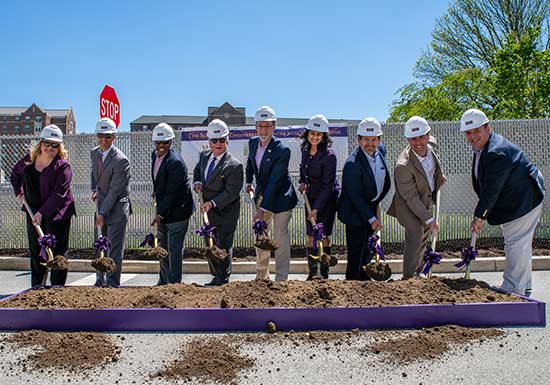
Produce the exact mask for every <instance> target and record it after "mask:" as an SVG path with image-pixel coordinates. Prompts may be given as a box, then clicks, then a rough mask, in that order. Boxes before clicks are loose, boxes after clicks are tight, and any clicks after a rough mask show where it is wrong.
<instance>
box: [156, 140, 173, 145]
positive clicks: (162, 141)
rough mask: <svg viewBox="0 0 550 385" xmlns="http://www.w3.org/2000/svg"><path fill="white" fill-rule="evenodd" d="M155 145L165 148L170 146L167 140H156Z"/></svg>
mask: <svg viewBox="0 0 550 385" xmlns="http://www.w3.org/2000/svg"><path fill="white" fill-rule="evenodd" d="M155 144H161V145H163V146H166V145H168V144H170V141H169V140H157V141H155Z"/></svg>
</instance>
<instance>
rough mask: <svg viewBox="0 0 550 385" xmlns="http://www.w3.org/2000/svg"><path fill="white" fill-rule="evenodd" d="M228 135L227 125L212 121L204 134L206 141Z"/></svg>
mask: <svg viewBox="0 0 550 385" xmlns="http://www.w3.org/2000/svg"><path fill="white" fill-rule="evenodd" d="M228 135H229V128H227V124H225V122H224V121H223V120H220V119H214V120H213V121H211V122H210V123H209V124H208V131H207V132H206V136H207V137H208V139H219V138H225V137H226V136H228Z"/></svg>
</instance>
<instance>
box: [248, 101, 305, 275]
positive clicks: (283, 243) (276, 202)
mask: <svg viewBox="0 0 550 385" xmlns="http://www.w3.org/2000/svg"><path fill="white" fill-rule="evenodd" d="M254 119H255V121H256V131H257V133H258V136H255V137H253V138H251V139H250V141H249V142H248V146H249V153H248V159H247V162H246V192H247V193H248V192H250V191H252V192H253V193H254V198H255V202H256V207H257V210H256V215H255V216H254V218H253V222H256V221H258V220H264V221H266V222H267V223H270V222H271V220H272V219H273V228H274V237H273V238H274V239H275V241H277V242H279V248H278V249H277V250H276V251H275V265H276V275H275V280H276V281H283V280H286V279H287V278H288V271H289V268H290V236H289V234H288V224H289V223H290V219H291V217H292V209H293V208H294V207H295V206H296V204H297V203H298V197H297V196H296V191H295V190H294V186H293V185H292V181H291V180H290V176H289V174H288V165H289V162H290V149H289V148H288V147H287V146H285V145H284V144H283V143H282V142H281V141H280V140H279V139H277V138H276V137H274V136H273V131H274V130H275V124H276V116H275V112H274V111H273V109H271V107H268V106H263V107H260V108H259V109H258V111H256V115H255V118H254ZM254 179H256V188H254V187H253V186H252V182H253V180H254ZM269 256H270V252H269V251H266V250H260V249H258V248H256V257H257V259H256V278H257V279H269Z"/></svg>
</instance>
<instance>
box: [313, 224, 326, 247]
mask: <svg viewBox="0 0 550 385" xmlns="http://www.w3.org/2000/svg"><path fill="white" fill-rule="evenodd" d="M326 237H327V236H326V235H325V227H324V226H323V224H322V223H317V224H316V225H315V226H313V244H314V245H315V246H316V247H317V245H318V244H319V242H320V241H322V240H323V239H325V238H326Z"/></svg>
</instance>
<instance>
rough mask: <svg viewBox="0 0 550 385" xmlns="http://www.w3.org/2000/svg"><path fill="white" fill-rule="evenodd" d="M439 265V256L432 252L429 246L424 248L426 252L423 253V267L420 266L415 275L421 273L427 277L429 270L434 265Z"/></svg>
mask: <svg viewBox="0 0 550 385" xmlns="http://www.w3.org/2000/svg"><path fill="white" fill-rule="evenodd" d="M439 263H441V254H439V253H438V252H436V251H433V250H432V248H431V247H430V246H428V247H426V252H425V253H424V265H422V266H420V268H419V269H418V270H416V272H417V273H420V272H421V271H422V274H424V275H428V273H429V272H430V269H431V268H432V266H433V265H434V264H437V265H439Z"/></svg>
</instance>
